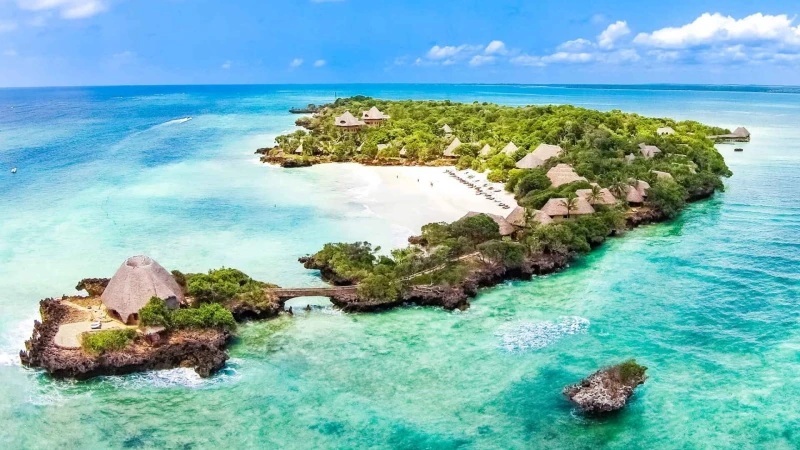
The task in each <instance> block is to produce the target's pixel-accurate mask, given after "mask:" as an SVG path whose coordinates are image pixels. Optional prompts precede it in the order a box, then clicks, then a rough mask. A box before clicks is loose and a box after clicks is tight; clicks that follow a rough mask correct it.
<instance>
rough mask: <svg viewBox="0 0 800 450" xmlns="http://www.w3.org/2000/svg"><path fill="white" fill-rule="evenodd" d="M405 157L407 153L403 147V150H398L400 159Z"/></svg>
mask: <svg viewBox="0 0 800 450" xmlns="http://www.w3.org/2000/svg"><path fill="white" fill-rule="evenodd" d="M407 155H408V151H407V150H406V147H405V146H403V148H401V149H400V157H401V158H405V157H406V156H407Z"/></svg>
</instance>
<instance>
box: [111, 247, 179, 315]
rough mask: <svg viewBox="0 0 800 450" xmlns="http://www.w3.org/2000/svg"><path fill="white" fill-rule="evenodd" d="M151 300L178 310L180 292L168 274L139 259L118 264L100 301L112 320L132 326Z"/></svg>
mask: <svg viewBox="0 0 800 450" xmlns="http://www.w3.org/2000/svg"><path fill="white" fill-rule="evenodd" d="M152 297H158V298H161V299H164V300H166V302H167V306H168V307H170V308H178V307H179V306H180V304H181V303H183V301H184V296H183V289H182V288H181V287H180V285H178V282H177V281H175V278H174V277H173V276H172V274H171V273H169V272H167V269H165V268H163V267H162V266H161V265H160V264H159V263H157V262H155V261H154V260H152V259H151V258H149V257H147V256H141V255H140V256H132V257H130V258H128V259H127V260H125V262H124V263H122V265H121V266H120V267H119V269H117V272H116V273H115V274H114V276H113V277H111V280H110V281H109V282H108V286H106V289H105V291H103V295H102V296H101V297H100V299H101V300H102V301H103V305H105V307H106V309H107V310H108V313H109V314H110V315H111V316H112V317H114V318H116V319H119V320H120V321H122V322H124V323H127V324H136V323H138V322H139V310H141V309H142V307H144V306H145V305H146V304H147V302H149V301H150V299H151V298H152Z"/></svg>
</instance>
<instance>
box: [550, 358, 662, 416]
mask: <svg viewBox="0 0 800 450" xmlns="http://www.w3.org/2000/svg"><path fill="white" fill-rule="evenodd" d="M646 371H647V367H645V366H642V365H641V364H638V363H637V362H636V360H635V359H629V360H627V361H625V362H623V363H621V364H616V365H613V366H609V367H605V368H603V369H600V370H598V371H597V372H595V373H593V374H591V375H589V376H588V377H586V378H584V379H583V380H581V382H580V383H577V384H572V385H569V386H567V387H565V388H564V390H563V393H564V395H565V396H566V397H567V398H568V399H569V400H570V401H572V402H573V403H574V404H575V405H576V406H577V407H578V408H579V409H580V410H581V412H583V413H584V414H586V415H590V416H598V415H603V414H609V413H613V412H617V411H619V410H621V409H622V408H624V407H625V406H626V405H627V404H628V401H629V400H630V399H631V397H633V393H634V390H636V388H637V387H639V386H640V385H642V384H644V382H645V381H646V380H647V376H646V375H645V372H646Z"/></svg>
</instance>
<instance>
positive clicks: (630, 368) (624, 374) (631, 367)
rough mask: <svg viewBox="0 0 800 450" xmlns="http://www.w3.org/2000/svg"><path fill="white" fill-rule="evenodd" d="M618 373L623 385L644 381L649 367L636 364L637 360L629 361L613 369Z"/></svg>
mask: <svg viewBox="0 0 800 450" xmlns="http://www.w3.org/2000/svg"><path fill="white" fill-rule="evenodd" d="M612 369H613V370H615V371H616V373H617V376H618V379H619V381H620V382H622V383H623V384H628V383H631V382H634V383H636V382H637V381H643V380H644V377H645V375H644V373H645V371H647V367H645V366H642V365H640V364H638V363H637V362H636V360H635V359H629V360H627V361H625V362H623V363H621V364H617V365H616V366H614V367H613V368H612Z"/></svg>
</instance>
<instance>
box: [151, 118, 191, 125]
mask: <svg viewBox="0 0 800 450" xmlns="http://www.w3.org/2000/svg"><path fill="white" fill-rule="evenodd" d="M190 120H192V118H191V117H184V118H181V119H175V120H169V121H167V122H164V123H162V124H161V125H159V126H162V127H163V126H166V125H176V124H179V123H185V122H188V121H190Z"/></svg>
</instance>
